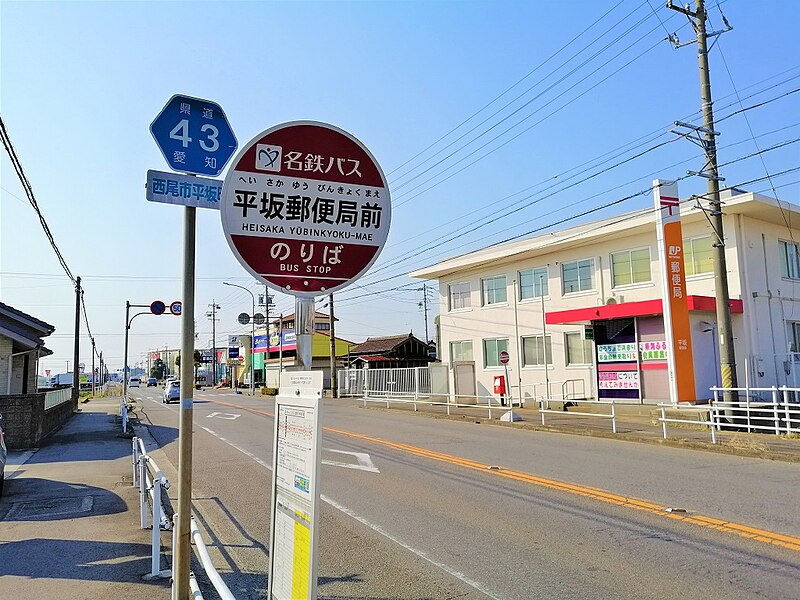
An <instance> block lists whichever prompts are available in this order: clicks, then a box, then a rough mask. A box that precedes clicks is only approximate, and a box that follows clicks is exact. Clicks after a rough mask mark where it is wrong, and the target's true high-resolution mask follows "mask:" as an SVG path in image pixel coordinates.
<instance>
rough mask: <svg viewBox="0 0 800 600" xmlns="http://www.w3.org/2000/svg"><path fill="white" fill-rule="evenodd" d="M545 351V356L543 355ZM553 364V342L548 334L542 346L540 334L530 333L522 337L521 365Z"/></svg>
mask: <svg viewBox="0 0 800 600" xmlns="http://www.w3.org/2000/svg"><path fill="white" fill-rule="evenodd" d="M545 351H546V352H547V356H546V357H545ZM545 362H546V363H547V364H548V365H552V364H553V343H552V340H551V339H550V336H549V335H548V336H547V337H546V338H545V343H544V348H542V336H540V335H532V336H529V337H524V338H522V366H523V367H535V366H541V365H544V364H545Z"/></svg>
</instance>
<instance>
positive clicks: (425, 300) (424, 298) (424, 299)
mask: <svg viewBox="0 0 800 600" xmlns="http://www.w3.org/2000/svg"><path fill="white" fill-rule="evenodd" d="M420 305H421V306H422V307H423V311H424V313H425V345H426V346H427V345H428V342H429V341H430V337H429V336H428V284H427V283H423V284H422V302H420Z"/></svg>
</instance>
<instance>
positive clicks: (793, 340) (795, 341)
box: [786, 321, 800, 361]
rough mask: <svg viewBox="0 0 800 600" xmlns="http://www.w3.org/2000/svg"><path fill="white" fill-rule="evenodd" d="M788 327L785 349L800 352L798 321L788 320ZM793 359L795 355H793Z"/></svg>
mask: <svg viewBox="0 0 800 600" xmlns="http://www.w3.org/2000/svg"><path fill="white" fill-rule="evenodd" d="M786 324H787V325H788V327H789V337H788V340H787V345H788V348H787V350H788V351H789V352H792V353H796V352H800V350H798V348H800V322H798V321H788V322H787V323H786ZM794 358H795V361H796V360H797V357H796V356H795V357H794Z"/></svg>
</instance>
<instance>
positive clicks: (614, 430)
mask: <svg viewBox="0 0 800 600" xmlns="http://www.w3.org/2000/svg"><path fill="white" fill-rule="evenodd" d="M611 431H612V433H617V410H616V408H615V405H614V399H613V398H612V399H611Z"/></svg>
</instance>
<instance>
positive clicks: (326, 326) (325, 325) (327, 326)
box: [314, 323, 331, 331]
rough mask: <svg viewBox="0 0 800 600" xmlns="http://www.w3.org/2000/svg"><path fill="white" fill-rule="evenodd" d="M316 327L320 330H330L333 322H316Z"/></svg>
mask: <svg viewBox="0 0 800 600" xmlns="http://www.w3.org/2000/svg"><path fill="white" fill-rule="evenodd" d="M314 329H317V330H319V331H330V329H331V324H330V323H314Z"/></svg>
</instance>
